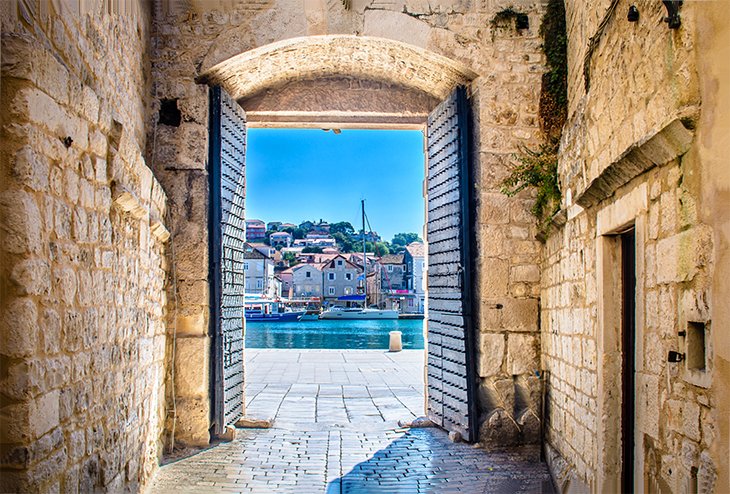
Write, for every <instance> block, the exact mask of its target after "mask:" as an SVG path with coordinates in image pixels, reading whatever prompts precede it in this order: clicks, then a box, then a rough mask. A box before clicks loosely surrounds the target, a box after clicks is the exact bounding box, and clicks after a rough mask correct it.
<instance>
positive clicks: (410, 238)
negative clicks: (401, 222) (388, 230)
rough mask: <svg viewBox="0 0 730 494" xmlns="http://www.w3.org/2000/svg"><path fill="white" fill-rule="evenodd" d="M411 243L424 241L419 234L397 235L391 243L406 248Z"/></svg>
mask: <svg viewBox="0 0 730 494" xmlns="http://www.w3.org/2000/svg"><path fill="white" fill-rule="evenodd" d="M411 242H423V240H421V237H419V236H418V234H417V233H396V234H395V236H394V237H393V242H391V243H392V244H393V245H394V246H395V245H400V246H403V247H405V246H406V245H408V244H410V243H411Z"/></svg>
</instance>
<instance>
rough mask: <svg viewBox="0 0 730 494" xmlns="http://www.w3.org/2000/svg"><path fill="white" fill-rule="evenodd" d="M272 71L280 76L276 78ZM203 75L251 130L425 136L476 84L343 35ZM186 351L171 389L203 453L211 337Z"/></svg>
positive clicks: (421, 54)
mask: <svg viewBox="0 0 730 494" xmlns="http://www.w3.org/2000/svg"><path fill="white" fill-rule="evenodd" d="M361 52H362V53H361ZM358 54H360V55H358ZM308 57H311V60H312V63H311V64H308V63H307V61H308V60H309V58H308ZM363 57H365V58H367V60H363ZM277 63H278V64H281V67H282V71H281V72H277V71H276V70H275V67H274V66H276V64H277ZM262 67H268V68H269V70H263V69H262ZM284 69H286V70H284ZM200 73H201V76H200V77H198V78H197V80H196V82H198V83H206V84H209V85H220V86H221V87H222V88H223V89H225V90H226V91H227V92H228V93H229V94H231V96H232V97H233V98H234V99H235V100H236V101H238V103H239V104H240V105H241V106H242V107H243V108H244V110H246V112H247V121H248V126H249V127H288V128H291V127H300V128H324V129H346V128H380V129H384V128H387V129H418V130H423V129H424V128H425V124H426V120H427V117H428V114H429V113H430V111H431V110H432V109H433V108H434V107H435V106H436V104H438V103H439V102H440V101H441V99H443V98H444V97H445V96H446V95H448V93H449V92H450V91H451V90H452V89H453V87H455V86H457V85H459V84H467V85H468V84H469V83H470V82H471V80H472V79H473V78H475V77H476V74H475V73H474V72H472V71H471V70H470V69H468V68H467V67H466V66H464V65H463V64H462V63H459V62H455V61H453V60H451V59H449V58H447V57H445V56H443V55H439V54H437V53H435V52H431V51H428V50H426V49H423V48H419V47H415V46H411V45H407V44H405V43H402V42H398V41H393V40H388V39H380V38H371V37H366V36H344V35H332V36H316V37H307V38H297V39H289V40H285V41H281V42H276V43H271V44H269V45H266V46H263V47H260V48H258V49H255V50H250V51H248V52H244V53H241V54H238V55H234V56H232V57H230V58H228V59H226V60H223V61H222V62H219V63H216V64H215V65H212V66H208V65H207V63H206V64H204V65H203V67H202V68H201V69H200ZM308 94H311V95H314V97H311V98H309V97H306V96H307V95H308ZM302 95H304V96H305V97H301V96H302ZM323 95H325V96H327V98H323V97H322V96H323ZM330 96H331V98H330ZM331 105H333V106H334V107H335V110H332V109H331V108H330V106H331ZM424 166H426V163H425V162H424ZM424 193H425V190H424ZM178 342H180V339H178ZM185 343H186V344H185V351H183V352H178V354H179V355H181V356H185V357H186V358H187V357H189V356H191V355H193V354H194V355H196V358H195V360H194V362H195V365H194V366H192V365H189V362H188V364H187V365H184V366H183V367H185V368H184V369H183V371H182V372H178V373H177V376H178V377H176V381H175V382H176V387H177V388H178V407H177V408H178V422H182V427H181V426H180V425H178V434H179V436H178V440H179V441H180V442H182V443H187V444H197V445H201V446H202V445H204V444H206V443H207V442H208V440H207V439H208V427H209V425H210V421H209V420H208V416H209V412H210V399H211V397H210V396H207V397H206V396H204V395H203V391H204V390H205V389H207V388H208V384H209V383H208V379H207V378H206V377H204V376H207V375H208V367H209V365H210V363H211V359H212V358H213V357H212V355H211V354H210V335H209V334H205V335H191V336H190V337H187V338H185ZM179 358H180V357H178V359H179ZM191 360H192V359H191ZM178 362H180V360H178ZM424 373H425V369H424ZM190 382H194V383H195V386H189V383H190ZM178 384H179V386H178Z"/></svg>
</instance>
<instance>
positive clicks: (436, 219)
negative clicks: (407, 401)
mask: <svg viewBox="0 0 730 494" xmlns="http://www.w3.org/2000/svg"><path fill="white" fill-rule="evenodd" d="M469 119H470V116H469V102H468V98H467V93H466V89H465V88H463V87H458V88H457V89H455V90H454V91H453V92H452V93H451V95H450V96H449V97H448V98H447V99H446V100H445V101H443V102H442V103H441V104H440V105H439V106H438V107H436V109H435V110H434V111H433V112H432V113H431V115H430V116H429V118H428V124H427V129H426V130H427V131H426V144H427V153H428V172H427V180H428V182H427V183H428V186H427V191H428V200H427V204H428V207H427V210H428V211H427V228H426V241H427V244H428V282H427V286H428V320H427V338H428V360H427V370H428V372H427V394H428V402H427V413H428V416H429V418H430V419H431V420H432V421H434V422H435V423H436V424H438V425H439V426H441V427H443V428H444V429H447V430H449V431H458V432H459V433H460V434H461V435H462V437H463V438H464V439H465V440H467V441H476V440H477V413H478V411H477V404H476V393H475V389H476V384H477V383H476V375H475V374H476V373H475V372H474V370H475V363H474V358H475V353H476V352H475V350H476V348H475V341H474V340H475V338H474V335H473V333H472V330H473V326H472V322H471V312H472V311H471V305H472V303H471V291H472V290H471V283H472V276H471V274H472V266H471V264H472V262H471V261H472V258H471V244H472V242H471V236H470V232H471V231H472V227H471V199H470V194H469V192H470V183H471V172H470V169H471V166H470V155H471V152H470V151H471V150H470V147H471V145H470V124H469Z"/></svg>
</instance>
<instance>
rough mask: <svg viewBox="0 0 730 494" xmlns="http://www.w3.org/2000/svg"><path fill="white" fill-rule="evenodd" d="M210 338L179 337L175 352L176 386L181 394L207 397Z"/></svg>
mask: <svg viewBox="0 0 730 494" xmlns="http://www.w3.org/2000/svg"><path fill="white" fill-rule="evenodd" d="M209 350H210V339H209V338H208V337H202V338H177V350H176V352H175V356H176V360H175V379H176V383H175V386H176V387H177V389H178V393H179V394H180V395H181V396H186V397H195V398H201V399H202V398H205V397H207V396H208V382H209V381H208V373H207V372H201V369H207V368H208V354H209Z"/></svg>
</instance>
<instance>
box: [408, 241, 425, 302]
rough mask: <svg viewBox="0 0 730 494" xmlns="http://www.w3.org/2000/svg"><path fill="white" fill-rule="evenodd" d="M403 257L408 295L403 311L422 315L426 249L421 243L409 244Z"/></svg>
mask: <svg viewBox="0 0 730 494" xmlns="http://www.w3.org/2000/svg"><path fill="white" fill-rule="evenodd" d="M403 256H404V260H405V273H404V278H405V284H406V286H405V288H406V290H408V294H409V296H408V299H407V300H406V302H405V304H404V306H403V311H404V312H407V313H417V314H423V313H424V311H425V305H426V284H425V282H426V279H425V274H426V248H425V246H424V244H423V243H422V242H413V243H410V244H408V245H407V246H406V250H405V251H404V253H403Z"/></svg>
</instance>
